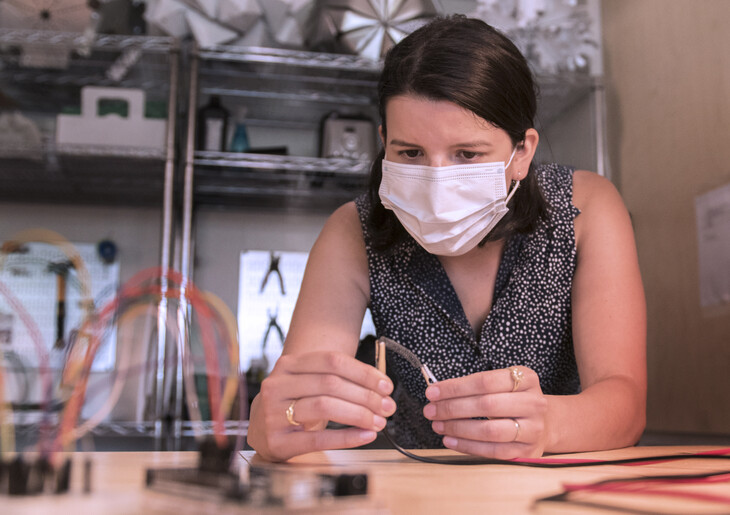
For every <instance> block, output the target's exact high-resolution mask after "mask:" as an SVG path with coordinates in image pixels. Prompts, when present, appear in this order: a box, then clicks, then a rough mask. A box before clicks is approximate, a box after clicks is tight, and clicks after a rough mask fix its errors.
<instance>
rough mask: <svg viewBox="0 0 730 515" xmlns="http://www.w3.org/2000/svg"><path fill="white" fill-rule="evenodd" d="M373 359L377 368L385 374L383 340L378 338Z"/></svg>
mask: <svg viewBox="0 0 730 515" xmlns="http://www.w3.org/2000/svg"><path fill="white" fill-rule="evenodd" d="M375 361H376V362H377V364H378V370H380V371H381V372H382V373H383V374H385V342H384V341H383V340H382V339H378V341H377V342H376V345H375Z"/></svg>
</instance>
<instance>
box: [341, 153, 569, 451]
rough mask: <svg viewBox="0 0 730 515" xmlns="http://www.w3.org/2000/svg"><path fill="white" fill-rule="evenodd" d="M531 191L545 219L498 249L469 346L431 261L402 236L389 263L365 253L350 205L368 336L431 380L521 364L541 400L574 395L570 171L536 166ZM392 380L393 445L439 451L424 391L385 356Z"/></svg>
mask: <svg viewBox="0 0 730 515" xmlns="http://www.w3.org/2000/svg"><path fill="white" fill-rule="evenodd" d="M536 174H537V179H538V183H539V184H540V187H541V188H542V191H543V194H544V195H545V197H546V199H547V201H548V203H549V205H550V216H549V218H548V220H547V221H545V222H543V223H541V224H540V225H539V226H538V228H537V229H536V230H535V231H534V232H532V233H530V234H517V235H515V236H512V237H511V238H510V239H509V241H507V242H506V244H505V247H504V251H503V255H502V260H501V262H500V264H499V268H498V271H497V278H496V283H495V287H494V296H493V301H492V308H491V311H490V313H489V315H488V317H487V319H486V321H485V323H484V325H483V327H482V329H481V332H480V334H479V337H478V338H476V336H475V334H474V332H473V330H472V328H471V325H470V324H469V321H468V319H467V317H466V314H465V313H464V309H463V307H462V305H461V302H460V301H459V299H458V297H457V295H456V291H455V290H454V287H453V286H452V284H451V281H450V280H449V278H448V276H447V275H446V271H445V270H444V268H443V266H442V265H441V263H440V261H439V260H438V258H437V257H436V256H434V255H433V254H429V253H428V252H426V250H424V249H423V247H421V246H420V245H419V244H418V243H417V242H416V241H415V240H413V239H412V238H411V237H410V236H408V237H407V238H406V240H405V241H404V242H403V243H401V244H399V246H398V248H396V249H395V250H396V251H395V252H391V253H388V254H385V253H380V252H376V251H375V250H373V248H372V246H371V241H370V235H369V234H368V229H367V224H366V220H367V217H368V212H369V209H370V203H369V200H368V199H367V197H366V196H364V195H363V196H361V197H358V198H357V199H356V200H355V204H356V206H357V209H358V213H359V216H360V221H361V223H362V227H363V236H364V238H365V246H366V249H367V255H368V267H369V274H370V310H371V313H372V316H373V322H374V324H375V327H376V332H377V336H387V337H389V338H392V339H393V340H395V341H397V342H399V343H400V344H401V345H404V346H405V347H407V348H408V349H410V350H411V351H412V352H414V353H415V354H416V355H417V356H418V357H419V359H420V360H421V361H422V362H424V363H426V364H427V365H428V367H429V368H430V370H431V372H432V373H433V375H434V376H435V377H436V379H437V380H444V379H449V378H453V377H461V376H465V375H469V374H473V373H476V372H481V371H485V370H493V369H500V368H506V367H510V366H513V365H524V366H526V367H530V368H531V369H533V370H534V371H535V372H537V374H538V376H539V377H540V386H541V387H542V391H543V392H544V393H545V394H553V395H566V394H575V393H578V392H579V391H580V381H579V378H578V368H577V365H576V362H575V354H574V351H573V338H572V324H571V289H572V284H573V275H574V273H575V267H576V247H575V231H574V220H575V217H576V216H577V215H578V214H579V213H580V211H579V210H578V209H577V208H576V207H575V206H573V203H572V197H573V169H571V168H567V167H563V166H559V165H541V166H540V167H538V168H537V169H536ZM388 359H389V366H392V367H393V371H394V372H395V373H396V376H397V383H398V387H397V390H396V392H395V394H394V397H395V401H396V403H397V404H398V409H397V411H396V413H395V415H394V416H393V422H392V425H393V428H392V429H393V431H394V432H395V436H396V438H397V439H398V441H399V443H401V445H404V446H407V447H411V448H418V447H440V446H441V445H442V444H441V437H440V436H438V435H437V434H435V433H433V431H432V430H431V425H430V422H429V421H428V420H427V419H426V418H425V417H423V414H422V410H423V406H425V404H426V402H427V401H426V396H425V388H426V382H425V380H424V379H423V376H422V375H421V374H420V373H419V371H417V370H415V369H414V368H413V367H412V366H411V365H410V364H409V363H408V362H407V361H405V360H404V359H402V358H400V357H399V356H390V355H389V356H388Z"/></svg>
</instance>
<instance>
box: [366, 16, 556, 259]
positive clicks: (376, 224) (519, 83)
mask: <svg viewBox="0 0 730 515" xmlns="http://www.w3.org/2000/svg"><path fill="white" fill-rule="evenodd" d="M406 94H410V95H417V96H421V97H424V98H428V99H431V100H446V101H449V102H452V103H454V104H456V105H458V106H461V107H463V108H465V109H468V110H469V111H471V112H473V113H475V114H476V115H477V116H479V117H481V118H483V119H484V120H486V121H487V122H489V123H491V124H492V125H494V126H495V127H497V128H500V129H503V130H504V131H505V132H507V134H508V135H509V137H510V139H511V140H512V144H513V145H519V144H520V142H522V141H523V140H524V138H525V133H526V131H527V129H530V128H532V127H534V119H535V111H536V109H537V92H536V86H535V81H534V80H533V77H532V72H531V71H530V68H529V66H528V64H527V61H526V60H525V58H524V56H523V55H522V53H521V52H520V51H519V50H518V49H517V47H516V46H515V45H514V44H513V43H512V42H511V41H510V40H509V38H507V37H506V36H505V35H504V34H502V33H501V32H499V31H498V30H496V29H495V28H493V27H492V26H490V25H488V24H487V23H485V22H483V21H481V20H477V19H473V18H467V17H465V16H463V15H454V16H449V17H443V18H437V19H435V20H433V21H432V22H430V23H428V24H427V25H424V26H423V27H421V28H419V29H418V30H416V31H414V32H413V33H411V34H410V35H409V36H407V37H406V38H404V39H403V40H402V41H401V42H400V43H398V44H397V45H395V46H394V47H393V48H391V50H390V51H389V52H388V54H387V55H386V57H385V63H384V65H383V71H382V74H381V76H380V83H379V85H378V100H379V109H380V120H381V123H382V127H383V134H384V135H385V133H386V131H387V120H386V116H385V108H386V106H387V103H388V101H389V100H390V99H391V98H393V97H394V96H397V95H406ZM384 154H385V153H384V151H381V152H380V154H379V155H378V157H377V158H376V159H375V161H374V163H373V166H372V168H371V172H370V185H369V189H368V192H369V196H370V201H371V205H372V210H371V213H370V218H369V220H368V225H369V230H370V232H371V234H372V236H373V244H374V246H375V248H376V249H378V250H385V249H388V248H390V247H392V245H393V244H395V243H397V242H399V241H401V240H402V239H403V238H404V237H405V235H406V232H405V229H403V226H402V225H401V224H400V222H398V219H397V218H396V217H395V215H394V214H393V212H392V211H390V210H387V209H385V207H383V204H382V203H381V201H380V195H379V194H378V190H379V188H380V181H381V179H382V168H381V162H382V160H383V157H384ZM534 168H535V167H534V164H533V163H531V164H530V168H529V171H528V174H527V176H526V177H525V179H524V180H522V182H521V183H520V187H519V188H518V190H517V191H516V192H515V194H514V196H513V197H512V199H511V200H510V203H509V207H510V210H509V212H508V213H507V214H506V215H505V216H504V217H503V218H502V219H501V220H500V222H499V223H498V224H497V225H496V226H495V228H494V229H492V231H491V232H490V233H489V234H488V235H487V236H486V238H485V239H484V240H483V241H482V242H481V243H480V245H483V244H484V243H485V242H486V241H490V240H498V239H501V238H504V237H508V236H509V235H511V234H514V233H516V232H520V233H526V232H531V231H533V230H534V229H535V227H536V226H537V223H538V222H539V221H540V220H541V219H544V218H546V217H547V213H548V204H547V201H546V200H545V198H544V196H543V194H542V192H541V191H540V187H539V185H538V183H537V179H536V177H535V173H534Z"/></svg>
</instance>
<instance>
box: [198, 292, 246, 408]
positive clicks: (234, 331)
mask: <svg viewBox="0 0 730 515" xmlns="http://www.w3.org/2000/svg"><path fill="white" fill-rule="evenodd" d="M203 298H204V299H205V301H206V302H207V303H208V305H209V306H210V307H212V308H213V311H214V312H215V313H217V314H218V316H219V317H220V318H221V320H222V321H223V323H224V325H225V327H226V331H227V332H228V338H225V337H224V341H223V343H224V345H225V346H226V350H228V353H229V358H230V364H231V370H230V372H229V374H228V377H227V378H226V386H225V388H224V390H223V397H222V399H221V408H220V409H221V414H222V415H223V416H224V417H225V416H226V414H227V413H229V410H230V409H231V406H233V401H234V400H235V398H236V394H237V393H238V380H239V377H238V366H239V359H240V355H241V354H240V351H239V345H238V325H237V324H236V318H235V317H234V316H233V313H232V312H231V310H230V309H229V308H228V305H227V304H226V303H225V302H223V301H222V300H221V299H220V297H218V296H216V295H214V294H213V293H210V292H203ZM222 336H224V335H222ZM241 401H243V399H241Z"/></svg>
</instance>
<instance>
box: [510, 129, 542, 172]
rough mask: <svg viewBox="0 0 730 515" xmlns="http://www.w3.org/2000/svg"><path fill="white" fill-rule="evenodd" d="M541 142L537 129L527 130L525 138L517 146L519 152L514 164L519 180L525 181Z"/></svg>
mask: <svg viewBox="0 0 730 515" xmlns="http://www.w3.org/2000/svg"><path fill="white" fill-rule="evenodd" d="M539 142H540V135H539V134H538V133H537V131H536V130H535V129H527V130H526V131H525V138H524V139H523V140H522V141H520V142H519V143H518V144H517V152H515V157H514V163H515V168H514V169H515V170H516V171H517V172H518V175H519V177H518V178H519V179H524V178H525V176H526V175H527V170H529V168H530V163H532V158H533V157H535V152H537V144H538V143H539Z"/></svg>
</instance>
